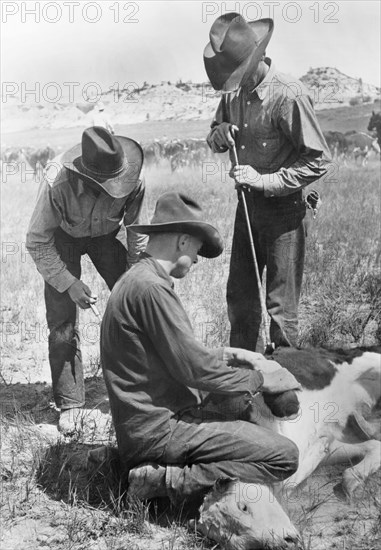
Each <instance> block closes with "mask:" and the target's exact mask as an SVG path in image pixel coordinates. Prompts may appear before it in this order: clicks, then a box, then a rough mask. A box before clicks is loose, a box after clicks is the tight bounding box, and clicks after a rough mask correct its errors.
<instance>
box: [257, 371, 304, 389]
mask: <svg viewBox="0 0 381 550" xmlns="http://www.w3.org/2000/svg"><path fill="white" fill-rule="evenodd" d="M262 375H263V384H262V386H261V387H260V389H259V391H261V392H267V393H280V392H285V391H288V390H300V389H301V386H300V384H299V382H298V381H297V380H296V378H295V376H294V375H293V374H291V372H289V371H288V370H287V369H284V368H280V369H277V370H274V371H272V372H266V371H262Z"/></svg>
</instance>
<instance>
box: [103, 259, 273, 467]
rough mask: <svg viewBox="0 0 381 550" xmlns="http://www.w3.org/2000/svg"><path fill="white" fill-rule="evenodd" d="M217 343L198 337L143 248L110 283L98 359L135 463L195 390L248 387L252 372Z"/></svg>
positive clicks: (125, 452) (123, 448)
mask: <svg viewBox="0 0 381 550" xmlns="http://www.w3.org/2000/svg"><path fill="white" fill-rule="evenodd" d="M223 351H224V350H223V348H218V349H210V348H207V347H205V346H204V345H203V344H201V343H200V342H198V341H197V340H196V339H195V337H194V335H193V330H192V327H191V324H190V321H189V318H188V316H187V314H186V312H185V310H184V308H183V306H182V305H181V302H180V300H179V298H178V297H177V295H176V293H175V292H174V290H173V283H172V280H171V278H170V277H169V276H168V274H167V273H166V271H165V270H164V268H163V267H162V266H161V265H160V263H158V262H157V261H156V260H155V259H154V258H153V257H152V256H150V255H148V254H146V253H143V254H142V255H141V258H140V260H139V261H138V263H136V264H135V265H134V266H133V267H132V268H131V269H130V270H129V271H128V272H127V273H125V274H124V275H123V276H122V277H121V278H120V279H119V281H118V282H117V283H116V285H115V286H114V288H113V290H112V292H111V295H110V298H109V301H108V303H107V307H106V311H105V314H104V316H103V321H102V327H101V363H102V367H103V374H104V379H105V382H106V386H107V390H108V394H109V397H110V407H111V412H112V416H113V421H114V425H115V430H116V435H117V440H118V448H119V452H120V454H121V456H122V457H123V459H126V460H127V459H128V461H129V462H132V463H133V462H134V461H135V460H136V462H137V463H138V462H139V461H141V458H142V457H147V454H149V448H150V446H155V445H156V444H157V445H161V444H163V442H165V441H166V438H168V437H169V433H170V422H169V420H170V419H171V418H173V417H174V416H175V415H176V414H178V413H179V412H180V411H185V410H186V409H189V408H192V407H194V406H197V405H198V404H199V403H200V397H199V392H198V391H197V390H201V391H206V392H213V393H217V394H222V395H223V394H225V395H229V394H231V393H240V392H242V393H247V392H250V391H251V392H255V391H257V390H258V388H259V387H260V386H261V385H262V383H263V376H262V374H261V373H260V372H256V371H253V370H246V369H240V368H232V367H228V366H227V365H226V363H225V362H224V361H223V360H222V358H223Z"/></svg>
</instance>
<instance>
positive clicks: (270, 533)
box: [197, 347, 381, 550]
mask: <svg viewBox="0 0 381 550" xmlns="http://www.w3.org/2000/svg"><path fill="white" fill-rule="evenodd" d="M380 352H381V347H374V348H369V349H365V348H359V349H355V350H349V351H343V350H337V351H331V352H328V351H325V350H313V349H306V350H296V349H292V348H287V349H286V348H284V349H279V350H276V351H275V352H274V354H273V359H275V360H276V361H278V362H279V363H280V364H281V365H282V366H284V367H286V368H287V369H288V370H290V371H291V372H292V373H293V374H294V376H295V377H296V378H297V379H298V381H299V382H300V383H301V385H302V388H303V390H302V391H301V392H299V402H300V412H299V414H298V416H297V418H295V419H294V420H291V419H289V420H287V419H283V421H282V420H281V419H280V418H279V417H275V416H274V415H273V414H272V413H271V411H270V409H269V407H268V406H266V404H265V401H264V399H263V396H262V394H258V396H257V402H256V403H255V404H253V405H252V408H251V410H250V412H249V417H248V419H249V420H251V421H253V422H255V423H257V424H259V425H262V426H264V427H266V428H269V429H271V430H273V431H276V432H278V433H280V434H282V435H284V436H286V437H288V438H289V439H291V440H292V441H293V442H294V443H295V444H296V445H297V446H298V448H299V455H300V458H299V468H298V470H297V472H296V473H295V474H294V475H293V476H291V477H290V478H289V479H288V480H286V481H285V482H284V487H285V488H287V487H288V488H289V489H290V490H292V489H295V488H296V487H297V486H298V485H299V484H300V483H302V482H303V481H304V480H305V479H306V478H307V477H308V476H309V475H311V474H312V473H313V472H314V470H315V469H316V468H317V466H319V464H321V463H323V462H324V463H342V462H346V463H348V464H349V465H350V467H349V468H347V469H346V470H345V471H344V474H343V479H342V483H341V485H339V486H337V487H336V488H335V492H336V494H337V495H339V496H341V497H342V498H344V497H349V496H351V495H352V494H353V493H354V491H355V490H356V488H357V487H359V486H361V484H362V482H363V481H364V480H365V479H366V478H367V477H368V476H369V475H370V474H371V473H373V472H375V471H376V470H377V469H378V468H380V466H381V442H380V431H379V428H377V427H376V426H375V425H374V424H373V423H372V422H371V421H369V419H367V418H366V417H370V413H371V411H372V409H373V407H374V406H375V405H376V403H377V402H378V400H379V399H380V395H381V388H380V384H381V361H380ZM288 393H289V392H286V394H284V395H283V396H281V395H279V396H276V397H275V399H274V403H272V404H271V406H272V409H273V410H274V405H276V406H277V407H278V409H279V413H278V414H282V409H283V411H284V412H286V411H287V409H288V408H289V404H288V403H287V394H288ZM225 397H226V396H225ZM282 400H283V402H282ZM276 401H278V402H277V403H276ZM225 404H226V407H227V406H228V402H227V400H226V401H225ZM231 406H234V402H232V403H231ZM292 408H293V401H292V403H291V409H292ZM197 525H198V529H199V530H200V531H201V532H202V533H203V534H205V535H206V536H209V537H210V538H212V539H214V540H215V541H217V542H220V543H221V546H222V547H223V548H226V549H228V550H251V549H253V548H263V547H265V548H268V549H275V548H277V549H279V548H282V549H283V548H284V549H289V548H290V549H291V548H292V549H297V548H300V546H299V543H298V541H299V537H298V533H297V530H296V529H295V527H294V526H293V525H292V524H291V522H290V519H289V518H288V516H287V514H286V513H285V512H284V510H283V509H282V507H281V505H280V503H279V502H278V500H277V499H276V498H275V496H274V494H273V492H272V491H271V489H269V488H268V487H265V486H263V485H258V484H255V483H241V482H240V481H239V480H237V479H233V480H232V479H228V480H220V481H219V482H217V483H216V485H215V487H214V489H213V490H212V491H211V493H209V495H207V496H206V497H205V500H204V503H203V505H202V507H201V509H200V520H199V522H198V524H197Z"/></svg>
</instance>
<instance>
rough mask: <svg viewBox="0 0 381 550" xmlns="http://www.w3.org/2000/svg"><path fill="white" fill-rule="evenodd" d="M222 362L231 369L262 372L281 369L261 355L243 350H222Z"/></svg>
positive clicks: (274, 362)
mask: <svg viewBox="0 0 381 550" xmlns="http://www.w3.org/2000/svg"><path fill="white" fill-rule="evenodd" d="M224 361H226V362H227V364H228V365H229V366H231V367H238V368H246V369H251V370H255V369H257V370H261V371H262V372H273V371H274V370H279V369H281V368H282V366H281V365H280V364H279V363H277V362H276V361H271V360H269V359H266V357H265V356H264V355H262V353H257V352H255V351H250V350H248V349H243V348H229V347H226V348H224Z"/></svg>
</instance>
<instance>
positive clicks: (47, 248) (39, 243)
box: [26, 178, 77, 292]
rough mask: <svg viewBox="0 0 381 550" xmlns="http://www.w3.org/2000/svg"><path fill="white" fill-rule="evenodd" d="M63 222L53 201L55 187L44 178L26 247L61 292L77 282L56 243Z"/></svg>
mask: <svg viewBox="0 0 381 550" xmlns="http://www.w3.org/2000/svg"><path fill="white" fill-rule="evenodd" d="M61 221H62V215H61V212H60V210H59V208H58V206H57V205H56V204H55V202H54V199H53V196H52V188H51V186H50V185H49V182H48V180H47V179H46V178H44V179H43V181H42V182H41V185H40V189H39V192H38V197H37V202H36V206H35V208H34V211H33V214H32V217H31V220H30V223H29V228H28V232H27V236H26V247H27V250H28V252H29V253H30V255H31V256H32V258H33V260H34V262H35V264H36V266H37V270H38V271H39V273H41V275H42V276H43V278H44V280H45V281H46V282H47V283H49V284H50V285H51V286H52V287H53V288H55V289H56V290H57V291H58V292H65V291H66V290H67V289H68V288H69V287H70V286H71V285H72V284H73V283H74V282H75V281H76V280H77V279H76V278H75V277H74V276H73V275H72V274H71V273H70V271H69V270H68V269H67V267H66V264H65V263H64V262H63V261H62V260H61V258H60V256H59V254H58V251H57V248H56V246H55V244H54V232H55V230H56V229H57V228H58V227H59V226H60V223H61Z"/></svg>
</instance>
